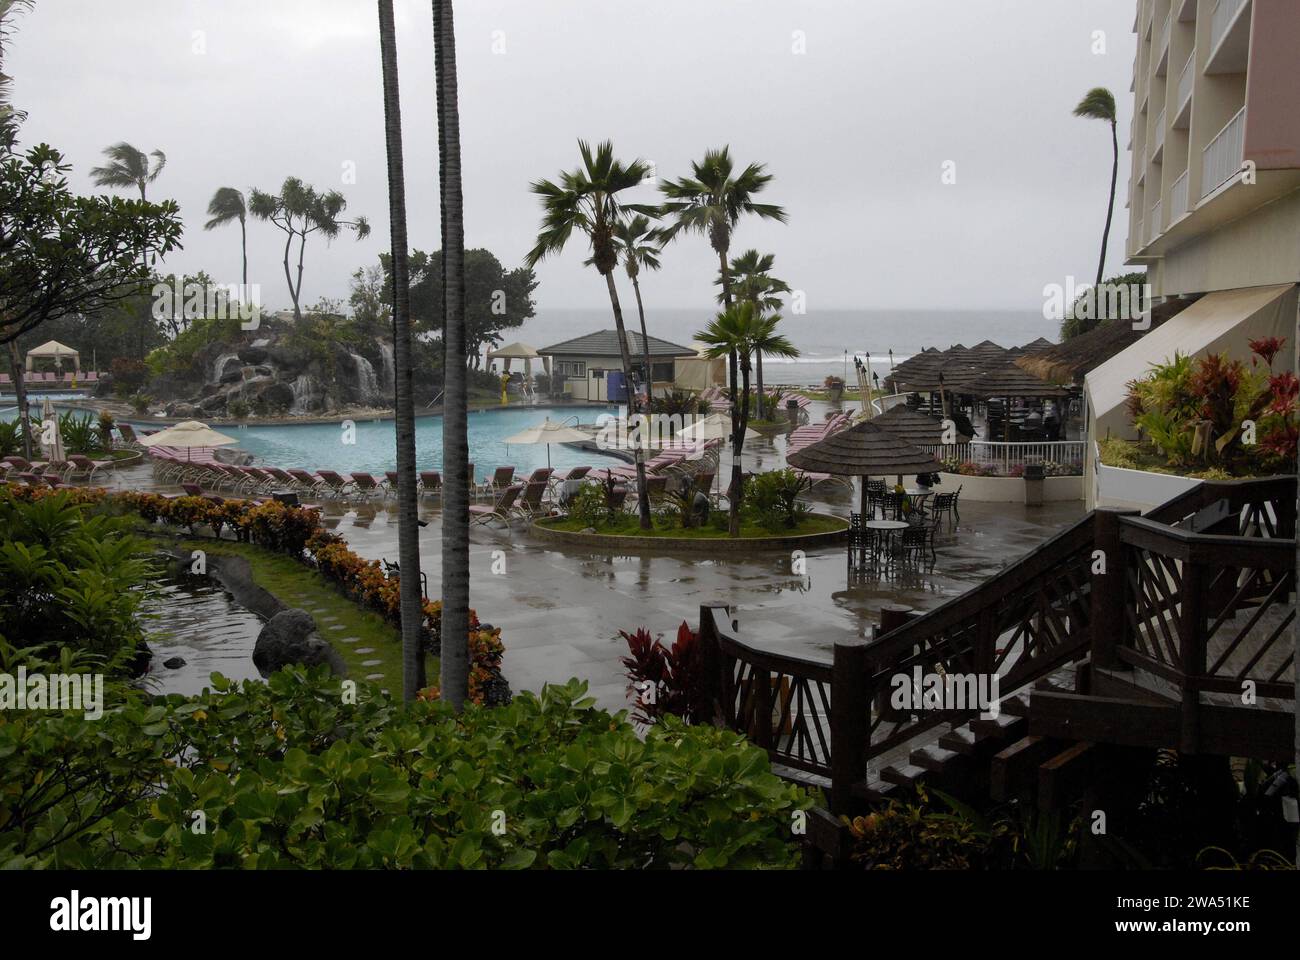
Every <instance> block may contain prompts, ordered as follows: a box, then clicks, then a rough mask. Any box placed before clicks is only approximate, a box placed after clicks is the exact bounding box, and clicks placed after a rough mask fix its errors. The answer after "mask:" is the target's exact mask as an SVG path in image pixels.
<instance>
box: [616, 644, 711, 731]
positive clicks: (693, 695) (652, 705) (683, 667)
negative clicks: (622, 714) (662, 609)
mask: <svg viewBox="0 0 1300 960" xmlns="http://www.w3.org/2000/svg"><path fill="white" fill-rule="evenodd" d="M619 636H620V637H622V638H623V639H624V640H625V641H626V642H627V649H628V653H629V656H626V657H623V659H622V663H623V666H624V667H626V668H627V679H628V685H627V692H628V694H629V696H633V697H635V698H636V704H637V706H636V710H634V711H633V713H632V718H633V719H634V720H636V721H637V722H639V723H654V722H655V721H656V720H657V719H658V718H659V717H661V716H663V715H664V714H666V713H671V714H673V715H674V716H677V717H680V718H681V719H683V720H685V721H687V722H688V723H702V722H706V721H707V720H708V719H709V717H710V713H711V711H710V709H709V696H708V688H707V685H706V678H705V670H706V669H707V668H706V665H705V656H704V646H703V645H702V644H701V643H700V637H699V634H697V633H696V632H695V631H693V630H692V629H691V628H690V627H689V626H688V625H687V624H686V622H685V621H682V625H681V626H680V627H678V628H677V639H676V640H674V641H673V645H672V646H671V647H665V646H664V645H663V642H662V640H660V639H657V638H655V637H652V636H651V635H650V631H648V630H646V629H645V628H644V627H642V628H640V629H638V630H637V631H636V632H635V633H631V634H629V633H628V632H627V631H626V630H620V631H619Z"/></svg>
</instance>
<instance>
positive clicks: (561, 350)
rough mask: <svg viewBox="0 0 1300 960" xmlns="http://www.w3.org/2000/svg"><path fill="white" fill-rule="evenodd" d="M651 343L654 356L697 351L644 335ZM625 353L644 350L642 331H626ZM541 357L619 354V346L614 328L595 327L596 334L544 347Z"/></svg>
mask: <svg viewBox="0 0 1300 960" xmlns="http://www.w3.org/2000/svg"><path fill="white" fill-rule="evenodd" d="M646 340H647V341H648V342H649V344H650V356H651V357H652V358H653V357H693V356H695V355H696V354H697V353H698V352H699V351H698V350H697V348H695V347H683V346H682V345H681V344H680V343H669V342H668V341H667V340H660V339H659V338H658V337H647V338H646ZM627 345H628V352H629V353H631V354H632V357H633V359H636V358H637V357H640V356H642V355H643V354H644V353H645V351H644V350H642V349H641V334H639V333H634V332H633V331H631V330H629V331H628V332H627ZM537 352H538V353H540V354H541V355H542V356H544V357H556V356H565V357H621V356H622V353H621V352H620V350H619V349H618V331H617V330H597V331H596V332H595V333H589V334H587V335H586V336H585V337H574V338H573V339H572V340H565V341H564V342H562V343H557V344H553V345H552V346H549V347H543V348H542V349H541V350H538V351H537Z"/></svg>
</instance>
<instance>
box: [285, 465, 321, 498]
mask: <svg viewBox="0 0 1300 960" xmlns="http://www.w3.org/2000/svg"><path fill="white" fill-rule="evenodd" d="M285 472H286V473H287V474H289V476H291V477H293V479H294V480H295V481H296V482H297V484H298V486H299V487H301V488H302V489H303V490H307V491H310V492H312V493H321V492H324V489H325V481H324V480H322V479H321V478H320V477H318V476H316V474H314V473H308V472H307V471H306V470H303V469H301V468H299V469H295V470H286V471H285Z"/></svg>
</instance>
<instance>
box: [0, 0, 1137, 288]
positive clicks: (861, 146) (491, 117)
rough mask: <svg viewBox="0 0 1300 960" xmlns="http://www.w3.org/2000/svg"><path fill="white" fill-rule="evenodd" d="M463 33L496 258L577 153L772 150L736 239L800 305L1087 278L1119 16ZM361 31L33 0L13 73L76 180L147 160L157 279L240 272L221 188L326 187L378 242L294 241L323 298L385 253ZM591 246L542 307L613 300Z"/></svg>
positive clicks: (164, 4) (35, 120) (412, 202)
mask: <svg viewBox="0 0 1300 960" xmlns="http://www.w3.org/2000/svg"><path fill="white" fill-rule="evenodd" d="M396 6H397V12H398V31H399V37H398V42H399V56H400V63H401V70H402V81H403V82H402V93H403V103H402V106H403V112H404V123H405V136H406V163H407V185H408V218H409V221H410V234H411V242H412V244H413V245H414V246H416V247H418V248H421V249H428V250H432V249H436V248H437V247H438V246H439V222H438V203H437V173H438V170H437V148H436V145H437V140H436V129H435V115H434V86H433V42H432V27H431V22H430V3H429V2H428V0H397V5H396ZM456 16H457V34H458V55H459V58H460V112H461V123H462V126H461V137H462V148H463V153H464V162H465V218H466V234H467V243H468V245H470V246H482V247H487V248H489V249H490V250H492V251H493V252H494V253H496V254H497V255H498V256H499V257H500V258H501V259H502V260H503V261H505V262H506V263H507V264H508V265H513V264H516V263H518V262H519V261H520V260H521V259H522V257H523V256H524V254H525V253H526V252H527V250H528V248H529V247H530V246H531V244H532V241H533V238H534V236H535V231H536V226H537V221H538V208H537V204H536V201H535V200H534V198H533V197H532V196H531V195H530V193H529V192H528V184H529V182H530V181H531V180H533V179H537V178H539V177H548V178H549V177H553V176H554V175H555V174H556V173H557V172H558V171H559V170H560V169H561V168H568V167H572V166H573V165H575V164H576V162H577V149H576V143H575V141H576V140H577V138H579V137H582V138H586V139H590V140H593V141H595V140H600V139H604V138H612V139H613V141H614V144H615V147H616V149H617V150H618V152H619V154H620V155H622V156H624V157H627V158H629V159H630V158H631V157H633V156H641V157H643V158H645V159H648V160H653V161H654V162H655V164H656V166H657V169H658V171H659V174H660V175H661V176H670V177H676V176H680V175H683V174H686V173H688V172H689V167H688V163H689V161H690V160H691V159H693V158H698V157H699V156H700V155H702V154H703V152H704V151H705V149H707V148H709V147H714V146H720V145H722V144H730V145H731V147H732V151H733V154H734V155H735V157H736V158H737V160H738V161H740V162H749V161H752V160H758V161H763V162H765V163H767V164H768V166H769V170H770V172H771V173H772V174H773V175H774V176H775V178H776V179H775V181H774V183H773V185H772V187H771V188H770V190H769V191H768V195H767V196H766V197H765V199H767V200H770V201H771V202H775V203H780V204H782V205H784V206H785V207H786V209H787V211H788V212H789V215H790V222H789V224H788V225H786V226H781V225H779V224H768V223H752V222H746V223H743V224H742V226H741V227H740V229H739V231H738V233H737V236H736V237H735V240H734V249H735V250H736V252H739V251H741V250H743V249H746V248H748V247H751V246H753V247H758V248H759V249H761V250H764V251H771V252H774V253H775V254H776V256H777V266H778V268H779V269H778V273H779V274H780V275H781V276H783V277H784V278H786V279H787V280H788V281H789V282H790V283H791V285H792V286H794V287H796V288H798V289H801V290H804V291H806V295H807V298H808V308H809V310H818V309H830V308H856V309H862V308H891V309H896V308H908V307H911V308H925V307H935V308H960V307H997V308H1022V309H1027V310H1036V309H1039V308H1040V306H1041V304H1042V288H1043V285H1044V284H1046V283H1053V282H1064V278H1065V276H1066V275H1067V274H1073V275H1074V276H1076V277H1078V278H1080V279H1083V280H1090V279H1091V278H1092V276H1093V273H1094V271H1095V269H1096V261H1097V254H1098V246H1099V243H1100V235H1101V230H1102V226H1103V223H1104V219H1105V204H1106V191H1107V190H1108V188H1109V181H1110V167H1111V144H1110V136H1109V131H1107V130H1106V129H1105V126H1104V124H1101V123H1099V122H1095V121H1084V120H1078V119H1075V118H1074V117H1073V116H1072V115H1071V111H1072V109H1073V107H1074V105H1075V104H1076V103H1077V102H1078V100H1079V99H1080V97H1081V96H1082V95H1083V94H1084V93H1085V92H1086V91H1087V90H1088V89H1089V88H1090V87H1093V86H1107V87H1109V88H1110V89H1111V90H1112V91H1113V92H1114V93H1115V96H1116V98H1117V101H1118V104H1119V112H1120V147H1121V150H1123V147H1124V145H1125V143H1126V142H1127V139H1128V136H1127V132H1128V123H1129V119H1130V117H1131V114H1132V108H1133V105H1132V97H1131V94H1130V93H1129V92H1128V88H1129V82H1130V78H1131V69H1132V62H1133V54H1134V49H1135V38H1134V36H1133V34H1132V33H1131V27H1132V23H1133V18H1134V2H1133V0H799V2H781V0H655V2H643V3H633V2H627V0H475V2H467V0H462V2H460V3H458V4H457V5H456ZM376 24H377V15H376V6H375V3H374V2H371V0H121V2H117V3H108V2H105V0H37V2H36V10H35V12H33V13H32V14H30V15H27V16H24V17H21V18H20V22H18V24H17V30H16V35H15V37H14V38H13V41H12V43H11V46H10V48H9V53H8V67H9V68H10V69H9V70H8V71H7V72H9V73H11V74H13V75H14V77H15V90H14V100H15V103H16V105H18V106H19V107H21V108H23V109H26V110H27V111H28V112H29V114H30V119H29V120H28V122H27V124H26V126H25V128H24V131H23V139H24V141H26V142H28V143H35V142H37V141H46V142H49V143H51V144H53V145H55V146H57V147H58V148H60V149H61V150H63V151H64V152H65V154H66V155H67V156H68V158H69V159H70V160H71V161H72V163H73V164H74V171H73V175H72V180H73V183H74V185H75V186H76V187H77V188H78V189H79V190H83V191H91V190H92V189H93V188H92V186H91V183H90V179H89V175H88V171H89V170H90V168H91V167H93V166H95V165H97V164H98V163H99V162H100V151H101V150H102V149H103V147H105V146H106V145H108V144H109V143H113V142H116V141H118V140H127V141H129V142H130V143H132V144H134V145H135V146H137V147H139V148H141V149H143V150H145V151H146V152H147V151H151V150H153V149H155V148H157V149H162V150H164V151H165V152H166V154H167V157H168V164H167V169H166V170H165V171H164V173H163V175H162V177H161V179H160V180H159V181H158V182H157V183H156V184H155V185H154V186H153V188H152V193H151V199H152V198H162V197H172V198H175V199H176V200H177V201H178V202H179V203H180V205H181V210H182V213H183V215H184V217H185V221H186V233H185V239H184V243H185V249H184V251H183V252H180V253H177V254H175V255H173V256H172V257H170V258H169V259H168V261H167V264H166V266H167V268H168V270H179V271H187V272H193V271H197V270H199V269H203V270H206V271H208V273H210V274H212V275H213V277H214V278H215V279H217V280H218V281H221V282H238V280H239V232H238V227H233V228H227V229H223V230H219V231H215V232H212V233H205V232H204V231H203V229H202V225H203V223H204V221H205V219H206V217H205V212H206V207H207V202H208V199H209V198H210V197H211V195H212V193H213V191H214V190H215V189H216V188H218V187H221V186H225V185H229V186H235V187H238V188H240V189H244V190H245V191H246V190H247V188H248V187H250V186H257V187H261V188H264V189H271V188H275V187H277V186H278V185H279V183H280V182H281V181H282V180H283V179H284V177H285V176H288V175H297V176H300V177H302V178H303V179H305V180H306V181H308V182H310V183H312V184H314V185H316V186H318V187H320V188H322V189H324V188H330V187H336V188H338V189H341V190H343V191H344V192H345V193H346V195H347V197H348V200H349V205H350V206H349V212H351V213H363V214H365V215H367V216H369V217H370V219H371V222H372V225H373V227H374V233H373V234H372V235H371V237H370V238H369V239H368V240H365V241H363V242H360V243H358V242H356V241H355V240H352V239H348V238H347V237H346V236H345V237H344V238H340V239H339V240H337V241H335V242H334V244H333V245H332V246H331V247H329V248H326V246H325V244H324V243H323V242H320V241H315V242H313V243H311V244H309V247H308V257H307V273H306V281H305V284H304V297H305V298H306V300H307V302H314V301H315V300H316V299H317V298H318V297H320V296H329V297H343V296H345V295H346V291H347V280H348V276H349V274H350V273H351V272H352V271H354V270H355V269H356V268H357V267H358V266H360V265H363V264H364V265H369V264H372V263H374V262H375V261H376V258H377V256H378V254H379V252H380V250H383V249H385V248H386V246H387V242H388V217H387V209H388V207H387V184H386V179H385V155H384V142H383V104H382V99H381V88H380V71H379V49H378V39H377V25H376ZM198 31H201V33H198ZM796 31H801V32H802V33H801V34H799V35H797V34H796ZM1096 31H1104V39H1105V53H1104V54H1098V53H1095V52H1094V46H1095V44H1096V40H1095V37H1094V34H1095V32H1096ZM800 36H802V38H803V42H804V45H805V48H806V52H804V53H802V54H800V53H796V52H795V47H796V45H797V43H798V41H799V37H800ZM503 45H504V51H503V52H502V46H503ZM945 161H953V162H955V164H956V179H957V182H956V184H955V185H944V184H943V183H942V182H941V174H942V172H943V164H944V163H945ZM345 164H355V169H356V178H355V179H356V182H355V183H354V184H345V183H344V170H345ZM1127 169H1128V162H1127V159H1126V158H1125V157H1124V156H1123V155H1121V163H1120V170H1121V178H1120V184H1119V196H1118V199H1117V202H1116V207H1117V209H1116V215H1115V226H1114V229H1113V231H1112V234H1111V241H1110V256H1109V257H1108V265H1107V269H1108V272H1114V271H1117V270H1119V268H1120V267H1121V266H1122V261H1123V247H1124V237H1125V233H1126V231H1127V216H1126V211H1125V210H1124V209H1123V205H1124V203H1125V201H1126V199H1127V185H1126V181H1127V176H1126V175H1125V174H1124V171H1127ZM644 196H645V197H646V198H647V199H649V198H650V197H652V196H653V194H652V192H651V191H650V190H649V189H646V190H645V193H644ZM249 231H250V232H249V248H250V249H249V254H250V273H251V277H250V279H251V280H252V281H253V282H260V283H261V284H262V287H263V302H264V304H266V305H268V306H272V307H282V306H286V305H287V304H288V297H287V294H286V292H285V287H284V280H283V271H282V268H281V266H280V255H281V250H282V246H283V244H282V243H281V242H279V241H280V239H281V237H282V234H279V233H278V231H276V230H275V229H274V228H273V227H271V226H270V225H268V224H256V223H255V224H251V225H250V228H249ZM585 256H586V251H585V249H582V248H581V247H579V246H577V245H575V246H574V247H573V248H572V249H571V250H570V251H566V252H565V254H564V255H563V256H561V257H560V258H558V259H555V260H553V261H548V262H546V263H544V264H543V265H542V266H541V267H540V268H539V270H538V275H539V279H540V281H541V287H540V289H539V291H538V300H539V308H540V310H539V312H540V311H544V310H546V309H547V308H553V309H554V308H561V307H586V306H591V307H597V306H603V305H605V304H606V303H607V302H608V301H607V300H606V295H605V291H604V285H603V284H601V283H600V282H599V281H598V278H597V277H596V276H595V274H594V273H593V272H592V271H591V270H589V269H585V268H583V267H582V261H583V259H585ZM715 269H716V262H715V260H714V259H713V256H712V253H711V251H710V250H709V248H708V244H707V241H706V240H705V239H703V238H700V237H686V238H683V239H681V240H679V241H678V242H677V244H676V245H675V246H674V247H673V248H672V249H670V250H669V251H668V252H667V254H666V255H665V257H664V269H663V271H662V273H660V274H659V275H657V276H655V277H653V278H651V279H648V280H647V281H646V284H645V286H646V287H647V296H650V295H651V294H653V296H654V298H655V301H656V303H657V304H658V305H660V306H663V307H698V306H700V305H701V304H704V303H709V302H711V297H712V295H713V289H712V286H711V282H712V277H713V275H714V271H715Z"/></svg>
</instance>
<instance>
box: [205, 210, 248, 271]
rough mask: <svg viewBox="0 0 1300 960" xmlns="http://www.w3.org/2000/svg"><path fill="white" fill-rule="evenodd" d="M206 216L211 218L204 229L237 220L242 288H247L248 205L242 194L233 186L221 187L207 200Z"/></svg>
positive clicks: (211, 228) (214, 227)
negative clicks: (241, 256)
mask: <svg viewBox="0 0 1300 960" xmlns="http://www.w3.org/2000/svg"><path fill="white" fill-rule="evenodd" d="M208 216H209V217H211V218H212V219H211V220H209V221H208V222H207V223H205V224H204V225H203V229H204V230H215V229H216V228H217V227H224V226H225V225H226V224H228V223H234V222H235V221H236V220H238V221H239V246H240V249H241V250H242V251H243V254H244V274H243V276H244V290H245V291H247V290H248V206H247V205H246V204H245V203H244V195H243V194H242V193H240V192H239V191H238V190H236V189H235V188H234V187H222V188H221V189H220V190H218V191H217V192H216V193H214V194H213V195H212V199H211V200H210V201H208Z"/></svg>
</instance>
